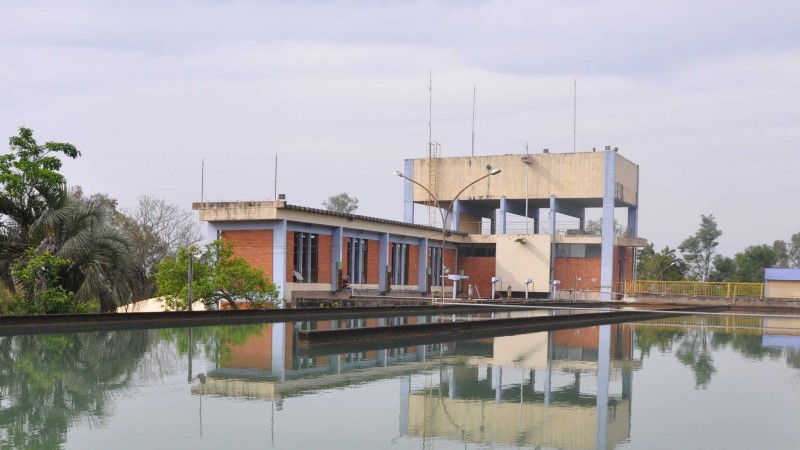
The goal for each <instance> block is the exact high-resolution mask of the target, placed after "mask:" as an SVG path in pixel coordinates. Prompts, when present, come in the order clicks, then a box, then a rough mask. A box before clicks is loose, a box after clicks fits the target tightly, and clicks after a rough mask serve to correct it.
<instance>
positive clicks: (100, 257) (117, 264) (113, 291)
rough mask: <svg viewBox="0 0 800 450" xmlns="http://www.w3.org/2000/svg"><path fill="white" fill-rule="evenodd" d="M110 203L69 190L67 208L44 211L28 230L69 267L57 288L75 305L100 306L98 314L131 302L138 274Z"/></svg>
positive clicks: (129, 248) (104, 197)
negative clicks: (70, 192)
mask: <svg viewBox="0 0 800 450" xmlns="http://www.w3.org/2000/svg"><path fill="white" fill-rule="evenodd" d="M115 203H116V202H115V201H109V199H108V197H107V196H105V195H93V196H91V197H89V198H86V197H83V196H82V195H81V192H80V190H76V191H73V193H72V194H71V195H70V196H69V200H68V202H67V204H66V205H65V206H64V207H63V208H60V209H57V210H54V211H49V212H47V213H45V214H43V215H42V217H41V219H40V220H39V221H37V222H36V224H35V226H34V227H33V230H32V231H33V234H34V235H35V236H37V240H39V242H40V244H39V247H40V248H44V249H47V250H49V251H50V252H52V253H53V254H54V255H55V256H58V257H59V258H63V259H65V260H68V261H69V262H70V263H69V265H68V266H66V268H65V269H64V270H63V273H62V286H63V287H64V288H65V289H67V290H68V291H71V292H74V293H75V297H74V299H73V302H74V303H75V304H76V305H81V304H96V303H99V305H100V310H101V311H102V312H112V311H115V310H116V308H117V307H118V306H119V305H122V304H126V303H128V302H129V301H130V298H131V293H132V292H133V289H134V287H135V286H136V283H137V280H138V273H137V271H136V265H135V261H134V249H133V245H132V243H131V239H130V236H129V235H128V234H127V233H126V232H125V231H124V230H123V229H121V228H120V227H119V225H118V223H117V222H116V221H115V214H116V211H115V210H114V209H113V205H114V204H115Z"/></svg>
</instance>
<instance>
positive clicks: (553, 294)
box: [549, 195, 558, 300]
mask: <svg viewBox="0 0 800 450" xmlns="http://www.w3.org/2000/svg"><path fill="white" fill-rule="evenodd" d="M556 211H558V201H557V200H556V196H555V195H551V196H550V217H549V218H550V295H551V297H550V298H552V299H553V300H555V298H556V285H555V284H553V281H555V279H556V236H558V232H557V231H556V216H557V215H558V213H557V212H556Z"/></svg>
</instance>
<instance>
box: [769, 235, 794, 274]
mask: <svg viewBox="0 0 800 450" xmlns="http://www.w3.org/2000/svg"><path fill="white" fill-rule="evenodd" d="M772 250H773V251H774V252H775V267H781V268H786V267H789V264H790V263H789V244H787V243H786V241H781V240H778V241H775V242H773V243H772Z"/></svg>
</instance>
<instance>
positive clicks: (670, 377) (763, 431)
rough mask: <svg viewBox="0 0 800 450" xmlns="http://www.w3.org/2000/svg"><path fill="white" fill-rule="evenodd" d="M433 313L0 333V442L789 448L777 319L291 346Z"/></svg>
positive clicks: (790, 391) (704, 319)
mask: <svg viewBox="0 0 800 450" xmlns="http://www.w3.org/2000/svg"><path fill="white" fill-rule="evenodd" d="M537 314H540V313H537ZM435 320H442V319H441V318H440V319H434V318H403V319H367V320H364V321H358V320H353V321H324V322H320V323H278V324H263V325H244V326H225V327H204V328H194V329H188V328H183V329H154V330H134V331H105V332H90V333H72V334H49V335H33V336H29V335H27V336H5V337H0V359H1V360H0V448H3V449H5V448H53V449H56V448H65V449H106V448H114V449H137V450H140V449H142V448H147V449H174V448H197V449H217V448H236V449H251V448H252V449H265V448H278V449H300V448H320V449H322V448H324V449H362V448H363V449H375V448H392V449H407V448H408V449H411V448H414V449H417V448H425V449H450V448H453V449H456V448H457V449H463V448H468V449H473V448H475V449H477V448H558V449H570V450H571V449H601V448H606V449H675V448H704V449H709V448H720V449H738V448H741V449H752V448H770V449H780V448H786V449H796V448H799V447H800V427H798V418H800V319H795V318H791V319H782V318H774V317H728V316H683V317H678V318H672V319H662V320H658V321H652V322H642V323H635V324H621V325H605V326H596V327H588V328H579V329H569V330H559V331H552V332H542V333H534V334H525V335H518V336H505V337H496V338H487V339H481V340H476V341H460V342H442V343H431V344H428V345H419V346H413V347H407V348H396V349H373V348H370V346H369V345H368V344H366V343H365V345H364V346H363V348H361V349H357V350H358V351H357V352H351V353H342V354H325V355H317V354H314V352H313V351H311V350H309V351H306V350H301V349H299V348H298V347H297V339H296V330H299V329H326V328H343V327H351V326H376V325H386V324H387V322H390V323H396V322H400V321H404V322H407V323H413V322H422V321H435ZM351 350H352V349H351ZM331 353H336V352H331Z"/></svg>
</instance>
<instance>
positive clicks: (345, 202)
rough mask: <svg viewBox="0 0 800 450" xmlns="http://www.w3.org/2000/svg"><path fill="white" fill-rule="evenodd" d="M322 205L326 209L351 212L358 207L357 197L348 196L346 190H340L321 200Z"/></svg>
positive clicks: (345, 212)
mask: <svg viewBox="0 0 800 450" xmlns="http://www.w3.org/2000/svg"><path fill="white" fill-rule="evenodd" d="M322 206H324V207H325V209H327V210H328V211H333V212H338V213H343V214H353V213H354V212H356V210H357V209H358V198H356V197H350V195H348V194H347V192H342V193H341V194H336V195H331V196H330V197H328V199H327V200H325V201H324V202H322Z"/></svg>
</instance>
